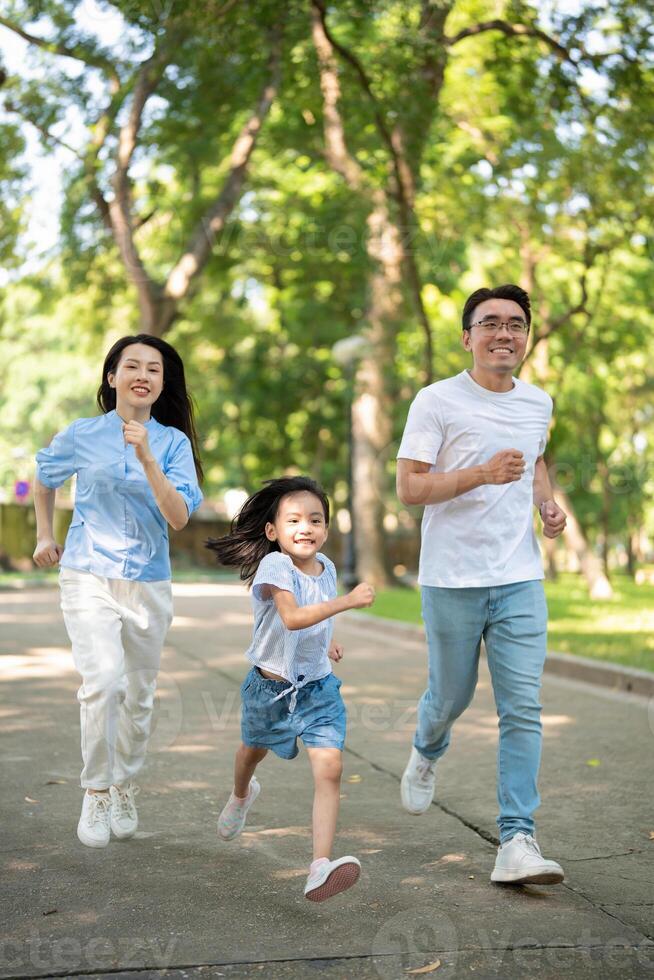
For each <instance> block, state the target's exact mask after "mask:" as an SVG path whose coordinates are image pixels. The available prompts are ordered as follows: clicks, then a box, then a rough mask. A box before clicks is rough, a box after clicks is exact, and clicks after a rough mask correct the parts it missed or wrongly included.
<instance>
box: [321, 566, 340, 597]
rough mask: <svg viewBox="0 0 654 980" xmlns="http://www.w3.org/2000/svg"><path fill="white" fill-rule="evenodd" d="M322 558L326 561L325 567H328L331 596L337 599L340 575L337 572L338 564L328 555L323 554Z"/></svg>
mask: <svg viewBox="0 0 654 980" xmlns="http://www.w3.org/2000/svg"><path fill="white" fill-rule="evenodd" d="M320 557H321V559H322V560H323V561H324V563H325V568H326V569H327V580H328V582H329V598H330V599H335V598H336V596H337V595H338V575H337V572H336V565H335V564H334V562H333V561H332V560H331V558H328V557H327V555H321V556H320Z"/></svg>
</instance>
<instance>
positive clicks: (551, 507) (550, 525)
mask: <svg viewBox="0 0 654 980" xmlns="http://www.w3.org/2000/svg"><path fill="white" fill-rule="evenodd" d="M540 516H541V518H542V521H543V534H544V535H545V537H546V538H557V537H558V536H559V534H561V532H562V531H563V529H564V528H565V525H566V521H567V517H566V515H565V511H562V510H561V508H560V507H559V505H558V504H557V503H555V502H554V501H553V500H544V501H543V503H542V504H541V505H540Z"/></svg>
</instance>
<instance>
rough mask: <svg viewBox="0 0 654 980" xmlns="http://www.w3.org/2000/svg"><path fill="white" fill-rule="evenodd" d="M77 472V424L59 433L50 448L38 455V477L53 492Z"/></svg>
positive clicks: (42, 450)
mask: <svg viewBox="0 0 654 980" xmlns="http://www.w3.org/2000/svg"><path fill="white" fill-rule="evenodd" d="M76 472H77V463H76V460H75V423H74V422H72V423H71V424H70V425H69V426H68V428H67V429H63V431H61V432H58V433H57V435H56V436H55V437H54V439H53V440H52V442H51V443H50V445H49V446H47V447H46V448H45V449H39V451H38V453H37V454H36V477H37V479H38V481H39V482H40V483H42V484H43V486H44V487H49V488H50V489H51V490H54V489H56V488H57V487H60V486H62V484H64V483H65V482H66V480H68V479H69V477H71V476H72V475H73V473H76Z"/></svg>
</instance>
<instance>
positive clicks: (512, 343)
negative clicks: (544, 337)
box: [463, 299, 529, 374]
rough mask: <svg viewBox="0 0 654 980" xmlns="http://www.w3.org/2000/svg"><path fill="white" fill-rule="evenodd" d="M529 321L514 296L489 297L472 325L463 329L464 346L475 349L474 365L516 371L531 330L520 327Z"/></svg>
mask: <svg viewBox="0 0 654 980" xmlns="http://www.w3.org/2000/svg"><path fill="white" fill-rule="evenodd" d="M526 322H527V320H526V317H525V314H524V310H523V309H522V307H521V306H520V305H519V303H515V302H514V301H513V300H512V299H487V300H484V302H483V303H480V304H479V306H476V307H475V309H474V311H473V314H472V317H471V319H470V323H471V326H470V329H469V330H464V331H463V346H464V347H465V349H466V350H468V351H470V352H471V353H472V359H473V362H474V366H475V367H476V368H481V369H482V370H483V371H492V372H494V373H497V374H513V372H514V371H515V369H516V367H517V366H518V365H519V364H520V363H521V362H522V359H523V358H524V356H525V352H526V349H527V339H528V337H529V334H528V333H525V332H524V331H523V330H521V329H519V327H520V326H521V325H522V324H526ZM496 324H499V325H498V326H497V329H492V328H493V327H494V326H495V325H496Z"/></svg>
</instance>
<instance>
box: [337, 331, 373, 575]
mask: <svg viewBox="0 0 654 980" xmlns="http://www.w3.org/2000/svg"><path fill="white" fill-rule="evenodd" d="M366 347H367V342H366V340H365V338H364V337H362V336H361V335H360V334H354V335H352V336H351V337H345V338H344V339H343V340H338V341H337V342H336V343H335V344H334V346H333V347H332V356H333V358H334V361H335V362H336V363H337V364H338V365H339V366H340V367H341V368H342V369H343V373H344V375H345V377H346V379H347V509H348V513H349V515H350V529H349V531H348V532H347V534H346V535H345V554H344V565H343V576H342V578H343V584H344V585H345V587H346V588H347V589H353V588H354V586H355V585H357V583H358V581H359V580H358V578H357V552H356V535H355V520H354V426H353V424H352V406H353V403H354V378H355V374H356V365H357V362H358V360H359V358H360V357H361V355H362V353H363V351H364V350H365V348H366Z"/></svg>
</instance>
